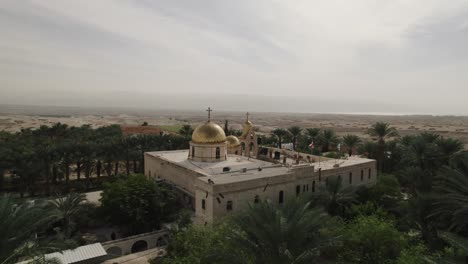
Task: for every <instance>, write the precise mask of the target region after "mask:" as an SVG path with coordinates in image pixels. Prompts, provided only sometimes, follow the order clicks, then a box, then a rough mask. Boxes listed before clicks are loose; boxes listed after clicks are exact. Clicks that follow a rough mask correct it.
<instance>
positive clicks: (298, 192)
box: [296, 185, 301, 196]
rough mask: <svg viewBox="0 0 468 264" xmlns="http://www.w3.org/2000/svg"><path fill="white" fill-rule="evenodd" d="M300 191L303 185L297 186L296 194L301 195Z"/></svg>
mask: <svg viewBox="0 0 468 264" xmlns="http://www.w3.org/2000/svg"><path fill="white" fill-rule="evenodd" d="M300 193H301V186H300V185H298V186H296V196H299V194H300Z"/></svg>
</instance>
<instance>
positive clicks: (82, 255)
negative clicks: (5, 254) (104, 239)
mask: <svg viewBox="0 0 468 264" xmlns="http://www.w3.org/2000/svg"><path fill="white" fill-rule="evenodd" d="M106 255H107V252H106V250H104V248H103V247H102V245H101V243H94V244H89V245H85V246H81V247H77V248H75V249H69V250H64V251H62V252H54V253H50V254H46V255H45V259H46V260H52V259H57V260H58V261H60V263H62V264H70V263H76V262H81V261H86V260H90V259H95V258H99V257H103V256H106ZM30 261H31V260H27V261H22V262H19V263H18V264H24V263H29V262H30Z"/></svg>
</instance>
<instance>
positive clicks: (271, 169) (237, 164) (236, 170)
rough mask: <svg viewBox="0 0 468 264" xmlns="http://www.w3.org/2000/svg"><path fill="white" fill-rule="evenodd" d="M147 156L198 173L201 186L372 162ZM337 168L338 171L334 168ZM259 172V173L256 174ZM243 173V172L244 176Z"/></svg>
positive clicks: (167, 153)
mask: <svg viewBox="0 0 468 264" xmlns="http://www.w3.org/2000/svg"><path fill="white" fill-rule="evenodd" d="M146 154H148V155H150V156H153V157H158V158H161V159H163V160H166V161H168V162H170V163H173V164H177V165H179V166H181V167H184V168H186V169H189V170H193V171H196V172H199V173H200V174H202V175H205V176H204V177H203V176H202V177H199V178H198V179H199V180H201V181H203V182H208V180H209V179H210V180H212V181H213V182H214V184H229V183H235V182H242V181H249V180H254V179H260V178H270V177H275V176H282V175H287V174H289V172H290V170H291V168H294V167H304V166H305V167H307V166H311V167H312V166H314V168H315V171H318V170H319V168H321V169H322V170H337V169H340V168H345V167H349V166H355V165H359V164H365V163H370V162H373V161H374V160H371V159H365V158H361V157H359V156H352V157H349V158H347V159H336V160H335V159H329V158H327V160H324V161H320V162H315V163H305V162H301V163H300V164H299V165H295V163H294V161H293V160H292V159H290V158H288V159H287V166H284V165H283V164H275V163H272V162H268V161H263V160H258V159H254V158H248V157H244V156H238V155H228V158H227V160H225V161H219V162H197V161H191V160H188V158H187V157H188V154H189V150H188V149H186V150H173V151H156V152H146ZM335 164H338V165H339V167H335ZM225 167H229V168H230V171H229V172H223V169H224V168H225ZM259 168H261V170H259ZM243 169H246V171H245V172H243Z"/></svg>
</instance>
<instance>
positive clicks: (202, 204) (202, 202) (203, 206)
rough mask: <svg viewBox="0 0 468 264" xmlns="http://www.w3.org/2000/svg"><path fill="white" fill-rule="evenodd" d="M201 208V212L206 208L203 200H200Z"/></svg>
mask: <svg viewBox="0 0 468 264" xmlns="http://www.w3.org/2000/svg"><path fill="white" fill-rule="evenodd" d="M201 208H202V209H203V210H205V208H206V202H205V199H202V200H201Z"/></svg>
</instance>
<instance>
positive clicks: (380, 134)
mask: <svg viewBox="0 0 468 264" xmlns="http://www.w3.org/2000/svg"><path fill="white" fill-rule="evenodd" d="M368 133H369V135H371V136H372V137H376V138H377V161H378V165H379V170H380V171H382V170H383V163H384V162H383V161H384V157H385V156H384V155H385V140H386V139H387V138H391V137H396V136H398V132H397V130H396V128H394V127H391V126H390V125H389V124H388V123H384V122H377V123H375V124H373V125H372V126H371V127H370V128H369V130H368Z"/></svg>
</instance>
